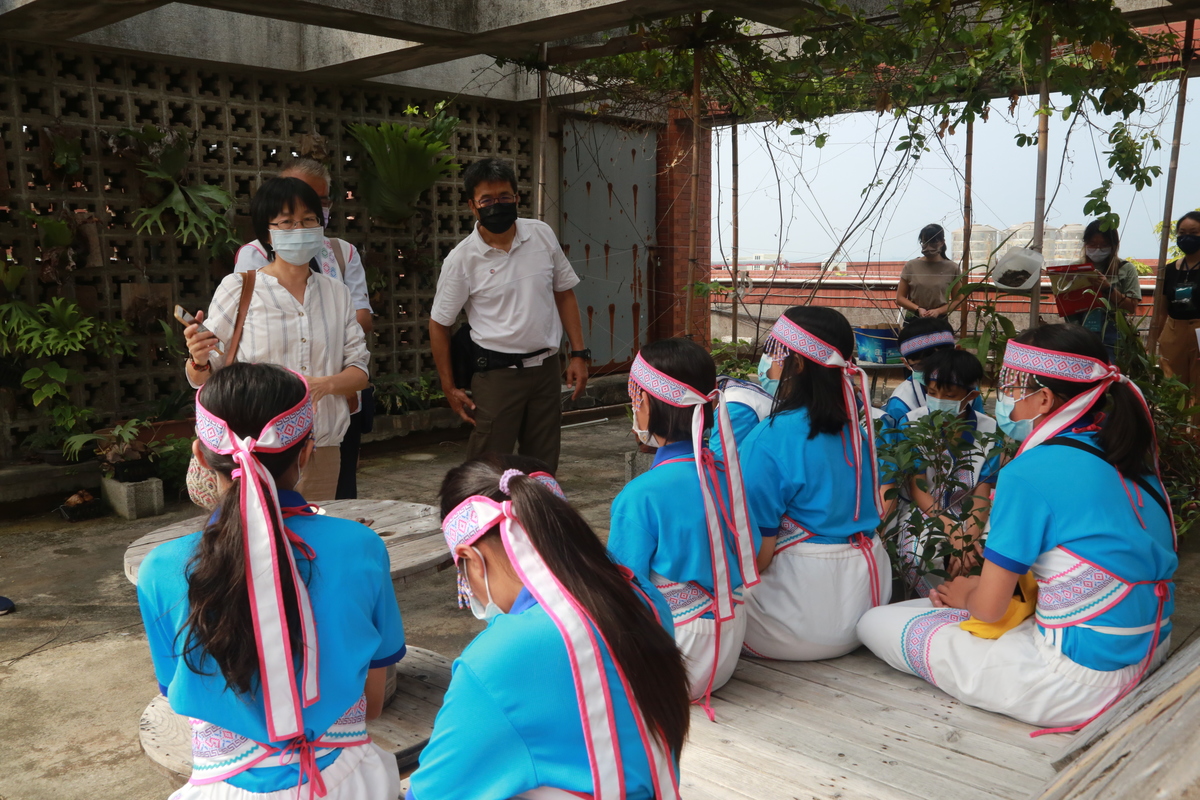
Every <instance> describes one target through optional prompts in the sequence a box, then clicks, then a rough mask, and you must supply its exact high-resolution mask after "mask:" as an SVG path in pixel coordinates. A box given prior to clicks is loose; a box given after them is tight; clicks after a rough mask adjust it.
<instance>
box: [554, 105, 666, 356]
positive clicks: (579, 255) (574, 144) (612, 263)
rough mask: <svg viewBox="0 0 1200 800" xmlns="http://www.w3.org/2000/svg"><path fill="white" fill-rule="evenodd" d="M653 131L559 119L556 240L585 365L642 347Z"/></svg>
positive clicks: (651, 218) (650, 240)
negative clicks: (570, 283)
mask: <svg viewBox="0 0 1200 800" xmlns="http://www.w3.org/2000/svg"><path fill="white" fill-rule="evenodd" d="M657 139H658V137H657V134H656V132H655V131H654V130H653V129H637V128H625V127H618V126H616V125H611V124H609V123H605V122H589V121H578V120H566V121H565V122H564V124H563V148H562V179H563V190H562V219H561V220H560V227H559V233H560V236H559V239H560V241H561V242H562V245H563V249H564V250H565V251H566V254H567V258H569V259H570V260H571V265H572V266H573V267H574V268H575V272H576V274H578V275H579V278H580V284H579V285H578V286H576V287H575V294H576V296H577V297H578V298H579V311H580V314H581V316H582V317H583V335H584V338H585V339H586V341H587V345H588V347H590V348H591V349H592V358H593V361H592V364H593V366H592V369H593V371H596V372H604V371H609V370H613V369H615V368H618V367H621V366H623V365H627V364H628V363H629V362H631V361H632V360H633V357H634V356H635V355H637V351H638V349H639V348H640V347H641V346H642V344H644V341H643V337H644V336H645V335H646V329H647V325H646V315H647V312H648V309H649V304H648V302H647V285H646V283H647V277H648V276H649V274H650V258H651V250H652V248H653V246H654V222H655V172H656V168H655V163H656V162H655V148H656V146H657Z"/></svg>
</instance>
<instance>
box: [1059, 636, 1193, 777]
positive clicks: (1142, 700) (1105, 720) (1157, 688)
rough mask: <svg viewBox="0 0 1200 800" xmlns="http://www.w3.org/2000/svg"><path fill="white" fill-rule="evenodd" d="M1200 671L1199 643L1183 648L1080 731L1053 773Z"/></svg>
mask: <svg viewBox="0 0 1200 800" xmlns="http://www.w3.org/2000/svg"><path fill="white" fill-rule="evenodd" d="M1198 668H1200V639H1197V640H1196V641H1194V642H1192V643H1191V644H1189V645H1187V646H1185V647H1184V648H1183V649H1182V650H1179V651H1178V652H1176V653H1175V654H1174V655H1172V656H1171V657H1170V658H1168V659H1167V660H1166V662H1164V663H1163V665H1162V666H1161V667H1159V668H1158V670H1157V671H1156V672H1154V674H1152V675H1151V676H1150V677H1148V678H1146V679H1145V680H1143V681H1142V682H1141V684H1139V685H1138V687H1137V688H1136V689H1134V690H1133V691H1132V692H1130V693H1129V694H1128V695H1127V696H1126V697H1124V698H1123V699H1122V700H1121V701H1120V702H1119V703H1117V704H1116V705H1114V706H1113V707H1112V708H1110V709H1109V710H1108V711H1105V712H1104V713H1103V714H1101V715H1100V716H1099V717H1097V718H1096V719H1095V720H1094V721H1092V723H1091V724H1089V725H1088V726H1087V727H1086V728H1084V729H1083V730H1081V731H1080V732H1079V733H1078V734H1076V735H1075V737H1073V738H1072V740H1071V741H1070V742H1069V743H1068V745H1067V746H1066V747H1065V748H1064V750H1063V751H1062V754H1061V755H1060V756H1059V757H1058V758H1056V759H1055V760H1054V768H1055V769H1063V768H1064V767H1066V766H1067V765H1068V764H1070V763H1071V762H1072V761H1074V760H1075V759H1076V758H1079V756H1081V755H1082V754H1083V753H1086V752H1087V751H1088V750H1089V749H1091V748H1092V747H1093V746H1095V744H1096V743H1097V742H1099V741H1100V740H1101V739H1103V738H1104V737H1105V736H1107V735H1108V733H1109V732H1110V731H1115V730H1116V729H1118V728H1119V727H1121V725H1123V724H1124V723H1125V721H1126V720H1128V719H1129V718H1130V717H1132V716H1133V715H1135V714H1137V713H1138V712H1139V711H1140V710H1141V709H1142V708H1144V707H1145V706H1147V705H1149V704H1151V703H1153V702H1154V701H1155V700H1156V699H1157V698H1158V697H1159V696H1160V695H1162V694H1163V692H1165V691H1167V690H1168V689H1169V688H1170V687H1172V686H1174V685H1175V684H1177V683H1179V682H1180V681H1182V680H1184V679H1185V678H1187V677H1188V676H1189V675H1191V674H1192V673H1193V672H1195V671H1196V670H1197V669H1198Z"/></svg>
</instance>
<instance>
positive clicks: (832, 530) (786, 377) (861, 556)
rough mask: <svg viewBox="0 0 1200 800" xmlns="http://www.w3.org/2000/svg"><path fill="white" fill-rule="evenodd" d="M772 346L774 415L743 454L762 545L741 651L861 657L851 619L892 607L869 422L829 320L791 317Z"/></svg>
mask: <svg viewBox="0 0 1200 800" xmlns="http://www.w3.org/2000/svg"><path fill="white" fill-rule="evenodd" d="M771 339H772V341H771V343H770V345H769V347H768V354H769V355H770V356H771V357H772V360H773V361H775V364H774V366H773V368H772V372H775V371H778V373H779V374H778V375H772V376H771V377H778V379H779V388H778V390H777V394H776V398H775V408H774V410H773V411H772V413H771V415H770V416H769V417H767V418H766V419H764V420H763V421H762V422H760V423H759V424H758V425H757V426H756V427H755V428H754V430H753V431H751V432H750V435H749V436H748V437H747V439H746V441H745V442H744V443H742V445H741V446H740V448H739V449H740V452H741V461H742V464H743V465H744V468H743V469H744V480H745V485H746V496H747V499H748V500H749V505H750V514H751V516H752V518H753V519H754V520H755V522H756V524H758V525H759V526H760V531H761V533H762V537H763V542H762V548H761V550H760V556H759V562H758V565H759V569H760V570H761V571H762V582H761V583H760V584H759V585H758V586H755V587H754V588H753V590H751V591H750V592H749V594H748V595H747V598H746V611H747V622H746V641H745V649H746V652H747V653H748V654H750V655H760V656H765V657H767V658H776V659H783V660H788V661H810V660H817V659H823V658H836V657H837V656H841V655H845V654H846V653H849V652H850V651H851V650H854V649H855V648H856V647H858V645H859V641H858V636H857V634H856V633H855V625H856V624H857V623H858V618H859V617H860V616H862V614H863V613H864V612H865V611H866V610H867V609H868V608H870V607H871V606H872V605H873V604H875V603H878V602H880V601H883V602H886V600H887V598H889V597H891V574H892V571H891V565H890V563H889V561H888V556H887V552H886V551H885V549H884V546H883V543H882V542H880V541H879V539H878V537H876V536H875V529H876V527H878V525H879V512H878V510H877V507H876V500H877V498H876V486H875V476H874V471H875V468H876V465H875V463H874V451H873V448H872V447H871V446H870V436H871V426H870V420H869V419H868V420H867V421H866V422H865V423H863V422H860V421H859V420H860V417H861V416H867V412H866V409H863V411H862V412H861V413H860V411H859V405H860V403H859V392H858V391H855V394H854V395H853V396H852V397H850V398H849V403H847V396H846V389H847V381H849V380H850V379H851V373H852V372H853V369H849V370H848V365H849V362H850V359H851V355H852V353H853V350H854V332H853V331H852V330H851V328H850V323H849V322H847V321H846V318H845V317H843V316H842V315H841V314H839V313H838V312H837V311H834V310H833V309H831V308H821V307H816V306H813V307H795V308H789V309H788V310H787V311H786V312H784V315H783V316H782V317H780V318H779V320H778V321H777V322H776V323H775V327H774V328H772V329H771ZM854 377H860V376H859V375H857V374H855V375H854ZM848 406H849V407H848ZM859 426H861V428H860V427H859ZM856 429H857V430H856ZM859 431H861V433H859ZM856 441H859V442H860V443H859V445H858V447H857V450H858V452H857V453H856V452H855V442H856Z"/></svg>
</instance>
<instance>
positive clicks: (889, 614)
mask: <svg viewBox="0 0 1200 800" xmlns="http://www.w3.org/2000/svg"><path fill="white" fill-rule="evenodd" d="M996 416H997V421H998V422H999V424H1000V426H1001V428H1002V429H1004V430H1005V432H1006V433H1008V434H1009V435H1010V436H1012V437H1013V438H1014V439H1019V440H1022V441H1023V443H1022V445H1021V449H1020V450H1019V451H1018V452H1017V455H1016V457H1015V458H1014V459H1013V460H1012V461H1011V462H1010V463H1009V464H1008V465H1007V466H1005V467H1004V469H1002V470H1001V471H1000V478H999V482H998V484H997V486H996V496H995V500H994V502H993V505H992V512H991V519H990V530H989V532H988V535H987V540H986V542H985V547H984V551H983V558H984V565H983V574H982V575H980V576H975V577H970V578H968V577H960V578H957V579H955V580H953V581H950V582H947V583H945V584H943V585H942V586H940V587H938V588H937V589H936V590H935V591H934V593H933V594H931V595H930V597H929V599H926V600H912V601H910V602H907V603H898V604H896V605H892V606H887V607H885V608H877V609H874V610H873V611H870V612H868V613H867V614H866V616H864V617H863V618H862V621H861V622H860V623H859V626H858V629H859V635H860V636H861V637H862V639H863V642H864V643H865V644H866V645H867V646H868V647H870V648H871V650H872V651H874V652H875V654H876V655H878V656H879V657H880V658H883V659H884V660H885V661H887V662H888V663H889V664H891V665H892V666H894V667H895V668H897V669H900V670H904V671H905V672H910V673H912V674H915V675H919V676H920V677H922V678H925V679H926V680H927V681H930V682H931V683H933V684H935V685H937V686H939V687H940V688H942V689H943V690H945V691H946V692H947V693H948V694H950V695H952V696H954V697H957V698H958V699H959V700H962V701H963V702H964V703H968V704H970V705H974V706H978V707H980V708H984V709H987V710H988V711H996V712H999V713H1001V714H1007V715H1009V716H1011V717H1015V718H1017V719H1019V720H1023V721H1025V722H1028V723H1030V724H1033V725H1046V726H1059V727H1058V728H1057V730H1076V729H1078V728H1080V727H1082V726H1083V725H1085V724H1086V723H1087V722H1089V721H1091V720H1092V719H1093V718H1095V717H1096V716H1097V715H1099V714H1100V713H1101V712H1102V711H1103V710H1104V709H1106V708H1108V707H1109V706H1110V705H1112V704H1113V703H1114V702H1116V701H1117V700H1118V699H1119V698H1121V697H1122V696H1124V695H1125V694H1126V693H1128V692H1129V691H1130V690H1131V689H1132V688H1133V687H1134V686H1135V685H1137V683H1138V681H1139V680H1141V678H1142V676H1143V675H1145V674H1146V671H1147V670H1148V669H1149V668H1150V667H1151V666H1152V665H1153V664H1154V662H1155V661H1157V660H1160V659H1162V658H1164V657H1165V656H1166V653H1167V649H1168V648H1167V638H1168V635H1169V633H1170V630H1171V622H1170V617H1171V612H1172V610H1173V607H1174V602H1173V598H1172V581H1171V576H1172V575H1173V574H1174V572H1175V568H1176V566H1177V565H1178V559H1177V558H1176V555H1175V539H1174V534H1173V527H1172V517H1171V510H1170V506H1169V504H1168V502H1167V499H1166V493H1165V492H1164V491H1163V485H1162V481H1161V480H1160V479H1159V478H1158V477H1157V474H1156V473H1157V456H1156V454H1155V445H1154V427H1153V423H1152V421H1151V418H1150V412H1149V409H1148V408H1147V407H1146V405H1145V401H1144V400H1143V398H1142V396H1141V393H1140V392H1139V391H1138V390H1137V388H1136V387H1135V386H1134V385H1133V384H1131V383H1130V382H1129V381H1128V379H1127V378H1126V377H1125V376H1123V375H1122V374H1121V373H1120V372H1119V371H1118V370H1117V368H1116V367H1114V366H1112V365H1110V364H1109V363H1108V355H1107V352H1106V351H1105V349H1104V345H1103V344H1102V343H1101V342H1100V340H1099V339H1098V338H1097V337H1096V336H1095V334H1093V333H1090V332H1089V331H1087V330H1085V329H1083V328H1081V327H1079V326H1077V325H1045V326H1042V327H1039V328H1035V329H1033V330H1029V331H1025V332H1024V333H1022V334H1020V335H1019V336H1017V337H1015V338H1014V339H1011V340H1009V343H1008V348H1007V350H1006V351H1005V356H1004V369H1003V371H1002V372H1001V385H1000V396H999V398H998V399H997V402H996ZM1030 570H1032V571H1033V575H1034V577H1035V578H1036V579H1037V604H1036V611H1035V614H1034V618H1032V619H1026V620H1025V621H1024V622H1022V623H1021V624H1019V625H1017V626H1016V627H1014V628H1011V629H1010V630H1008V631H1007V632H1005V633H1004V634H1003V635H1001V636H1000V637H999V638H996V639H984V638H978V637H976V636H974V635H972V634H971V633H969V632H968V631H966V630H963V628H961V627H960V623H961V622H963V621H964V620H966V619H967V618H968V617H969V616H973V617H974V618H975V619H977V620H979V621H982V622H984V623H992V622H996V621H997V620H1000V619H1001V618H1002V617H1004V616H1005V614H1006V612H1007V610H1008V607H1009V605H1010V601H1011V600H1012V598H1013V593H1014V589H1015V588H1016V587H1017V581H1018V579H1019V578H1020V577H1021V576H1022V575H1024V574H1025V573H1026V572H1028V571H1030Z"/></svg>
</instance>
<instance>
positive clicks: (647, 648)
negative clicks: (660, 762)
mask: <svg viewBox="0 0 1200 800" xmlns="http://www.w3.org/2000/svg"><path fill="white" fill-rule="evenodd" d="M520 463H521V462H520V461H519V460H516V459H514V458H513V457H512V456H505V455H499V454H496V453H488V454H485V455H483V456H480V457H479V458H476V459H474V460H471V461H468V462H466V463H465V464H463V465H461V466H458V467H455V468H454V469H452V470H450V471H449V472H448V473H446V478H445V480H443V481H442V489H441V493H440V496H441V510H442V518H443V519H444V518H445V517H446V515H447V514H449V513H450V512H451V511H453V510H454V509H455V508H456V507H457V506H458V505H459V504H460V503H462V501H463V500H466V499H467V498H468V497H472V496H475V495H480V496H483V497H490V498H491V499H493V500H497V501H504V500H508V499H509V498H510V497H511V499H512V503H513V510H514V511H515V512H516V516H517V518H518V519H520V520H521V526H522V527H523V528H524V529H525V532H526V533H527V534H529V539H530V541H531V542H532V543H533V546H534V547H535V548H536V549H537V551H538V553H540V554H541V556H542V558H543V559H544V560H545V562H546V566H548V567H549V568H550V571H551V572H553V573H554V576H555V577H556V578H557V579H558V580H559V582H561V583H562V585H563V586H564V587H566V589H567V591H568V592H570V593H571V595H572V596H573V597H574V598H575V599H576V600H577V601H579V603H580V605H582V606H583V607H584V609H585V610H586V611H587V612H588V614H589V615H591V618H592V619H593V620H594V621H595V623H596V627H597V628H598V629H599V631H600V634H601V635H602V636H603V637H604V641H605V642H606V643H607V644H608V647H609V649H610V652H611V654H612V657H613V660H614V661H616V662H617V663H618V664H619V665H620V666H621V669H622V670H623V671H624V673H625V677H626V679H628V681H629V686H630V688H631V689H632V692H633V696H632V697H631V698H630V701H631V702H636V703H637V705H638V708H640V709H641V711H642V715H643V716H644V717H645V719H646V725H647V728H648V729H649V730H651V731H653V730H660V731H662V733H663V737H664V739H665V742H666V744H667V746H669V747H670V749H671V752H672V753H674V754H675V757H676V758H678V757H679V752H680V750H681V749H682V748H683V742H684V740H685V739H686V738H687V732H688V724H689V721H690V719H691V712H690V704H689V702H688V679H687V670H686V669H685V667H684V665H683V658H682V656H680V654H679V649H678V648H677V647H676V645H675V640H674V638H672V637H671V635H670V634H668V633H667V632H666V630H665V629H664V628H663V627H662V625H661V624H660V623H659V622H658V621H656V620H655V617H654V612H653V611H652V610H651V609H650V608H648V607H647V606H646V604H645V603H643V602H642V600H641V599H640V597H639V596H638V594H637V592H636V591H635V590H634V588H633V587H632V586H631V585H630V583H629V581H628V580H626V578H625V575H624V574H622V572H621V570H620V569H619V568H618V566H617V565H616V564H615V563H614V562H613V561H612V559H611V558H609V556H608V551H607V550H605V549H604V545H603V544H601V543H600V539H599V538H597V536H596V534H595V532H594V531H592V529H591V528H590V527H589V526H588V524H587V522H586V521H584V519H583V517H581V516H580V515H579V512H578V511H576V510H575V509H574V508H573V507H572V506H571V504H570V503H567V502H566V501H565V500H562V499H560V498H558V497H556V496H555V495H554V493H553V492H551V491H550V490H549V489H547V488H546V487H545V486H543V485H542V484H540V483H538V481H536V480H534V479H532V478H528V477H521V476H518V477H515V478H512V479H511V480H510V481H509V482H508V488H509V495H504V494H502V493H501V492H500V486H499V484H500V476H501V475H502V474H503V473H504V471H505V470H507V469H521V467H519V466H517V464H520ZM498 535H499V528H498V527H497V528H494V529H492V530H491V531H489V532H488V533H486V534H485V537H491V536H498ZM651 591H653V589H651ZM530 680H531V682H534V681H536V678H533V677H531V678H530ZM533 688H535V689H536V685H534V686H533Z"/></svg>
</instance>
